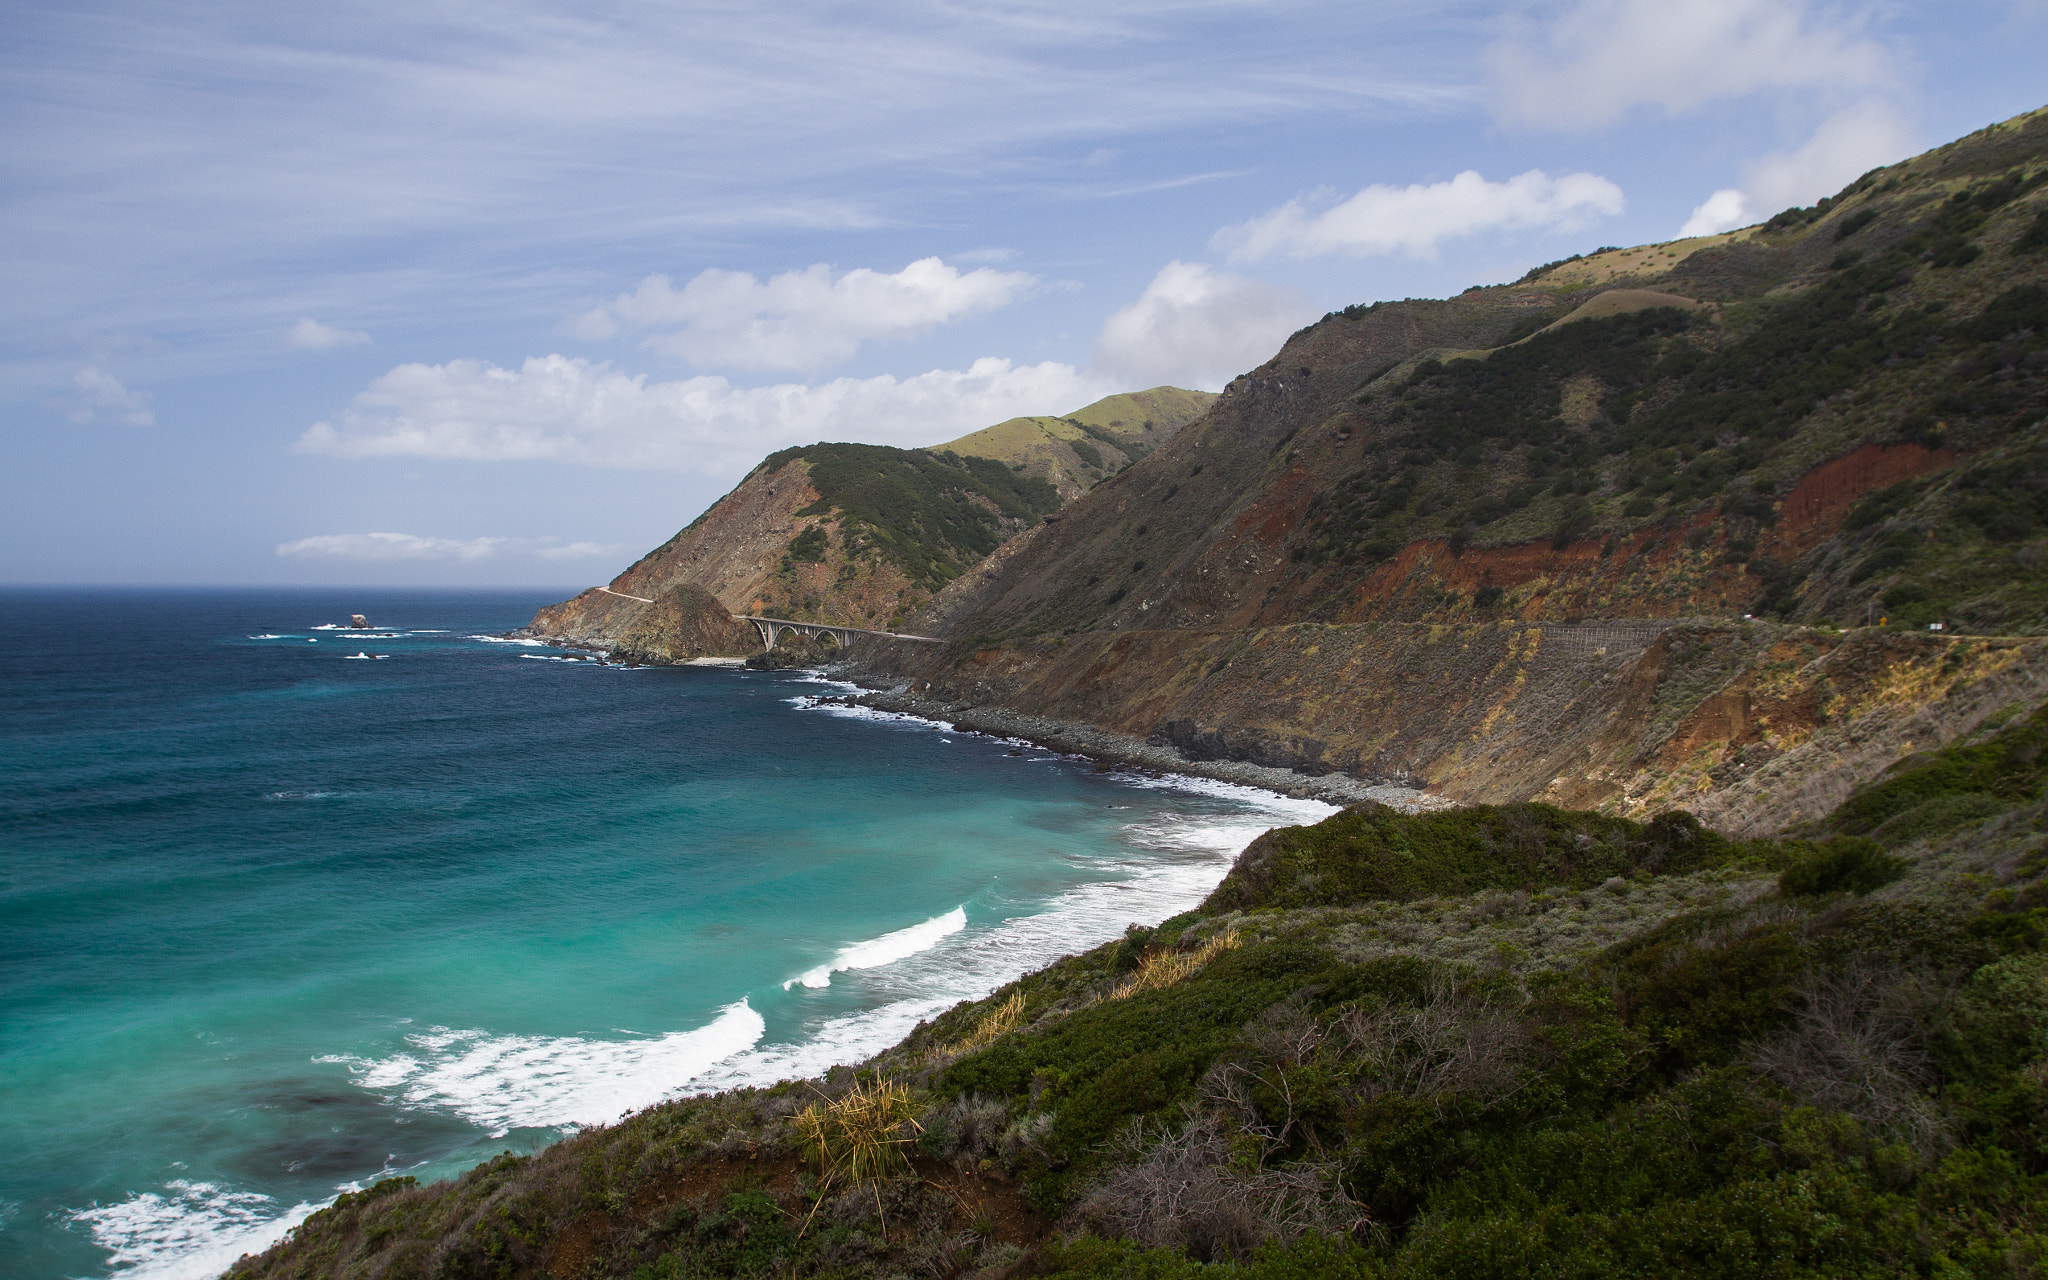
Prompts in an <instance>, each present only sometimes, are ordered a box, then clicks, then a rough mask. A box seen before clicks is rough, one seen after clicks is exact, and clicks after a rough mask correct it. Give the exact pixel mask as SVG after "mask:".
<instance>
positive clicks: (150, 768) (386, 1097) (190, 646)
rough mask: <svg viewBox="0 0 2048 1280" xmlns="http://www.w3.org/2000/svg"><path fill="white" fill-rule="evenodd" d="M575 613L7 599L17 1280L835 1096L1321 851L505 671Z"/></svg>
mask: <svg viewBox="0 0 2048 1280" xmlns="http://www.w3.org/2000/svg"><path fill="white" fill-rule="evenodd" d="M559 598H561V594H560V593H551V592H549V591H547V590H539V591H509V590H465V591H449V590H431V589H416V590H402V589H391V588H360V589H338V588H337V589H329V588H321V589H288V588H273V589H261V588H249V589H231V588H44V587H15V588H5V589H0V605H4V606H5V607H4V610H0V640H4V644H0V663H4V664H5V670H6V679H5V681H4V682H0V702H4V705H5V708H6V713H7V714H6V716H5V717H4V722H0V723H4V728H0V744H4V745H0V776H4V778H5V781H6V785H5V787H4V789H0V795H4V799H0V832H4V835H5V840H4V845H0V847H4V850H5V853H4V862H0V867H4V870H0V1062H4V1065H0V1097H4V1099H5V1106H4V1107H0V1137H4V1139H5V1140H6V1142H7V1143H8V1146H9V1149H10V1151H11V1152H12V1153H14V1154H13V1157H12V1158H11V1159H10V1161H9V1162H8V1166H7V1168H6V1170H5V1171H4V1172H0V1273H4V1274H6V1275H8V1276H10V1277H16V1276H18V1277H22V1278H23V1280H58V1278H59V1277H71V1276H109V1275H120V1276H133V1277H148V1278H150V1280H160V1278H161V1280H174V1278H175V1280H184V1278H186V1277H193V1278H196V1277H202V1276H211V1275H215V1274H217V1273H218V1272H219V1271H220V1270H222V1269H223V1268H225V1267H226V1266H227V1265H228V1264H229V1263H231V1262H232V1261H233V1260H234V1259H235V1258H236V1257H237V1256H239V1255H240V1254H241V1253H243V1252H248V1251H255V1250H259V1249H261V1248H263V1247H265V1246H267V1245H268V1244H269V1243H270V1242H272V1241H274V1240H275V1239H277V1238H278V1237H279V1236H280V1235H281V1234H282V1233H283V1232H284V1231H285V1230H286V1229H288V1228H289V1227H290V1226H291V1225H292V1224H293V1223H295V1222H297V1221H299V1220H302V1219H303V1217H304V1216H305V1215H306V1214H308V1213H310V1212H311V1211H313V1210H314V1209H316V1208H318V1207H319V1206H321V1205H322V1204H324V1203H326V1202H327V1201H329V1200H331V1199H332V1198H333V1196H334V1195H336V1194H337V1193H339V1192H341V1191H344V1190H348V1189H352V1188H354V1187H358V1186H363V1185H367V1184H368V1183H370V1182H372V1181H375V1180H376V1179H378V1178H382V1177H393V1176H401V1175H409V1176H414V1177H418V1178H421V1179H423V1180H428V1179H434V1178H444V1177H449V1176H453V1175H455V1174H457V1173H459V1172H461V1171H462V1170H464V1169H466V1168H469V1167H471V1166H473V1165H474V1164H476V1163H478V1162H480V1161H482V1160H485V1159H488V1158H490V1157H491V1156H493V1155H496V1154H497V1153H499V1152H500V1151H505V1150H512V1151H529V1150H533V1149H536V1148H538V1147H540V1146H542V1145H545V1144H546V1143H548V1142H551V1141H553V1140H555V1139H556V1138H559V1137H561V1136H563V1135H565V1134H567V1133H571V1132H574V1131H575V1130H576V1129H578V1128H580V1127H585V1126H589V1125H594V1124H602V1123H606V1122H609V1121H612V1120H616V1119H617V1118H618V1117H619V1116H620V1115H622V1114H624V1113H627V1112H630V1111H633V1110H637V1109H639V1108H642V1107H646V1106H648V1105H651V1104H653V1103H655V1102H658V1101H660V1100H662V1099H663V1098H667V1097H673V1096H677V1095H680V1094H684V1093H694V1092H704V1091H710V1090H715V1089H720V1088H728V1087H734V1086H739V1085H749V1084H767V1083H772V1082H774V1081H776V1080H779V1079H785V1078H792V1077H802V1076H808V1075H813V1074H816V1073H817V1072H820V1071H822V1070H823V1069H825V1068H826V1067H828V1066H831V1065H834V1064H836V1063H840V1062H852V1061H858V1060H860V1059H862V1058H864V1057H866V1056H868V1055H870V1054H872V1053H874V1052H875V1051H877V1050H879V1049H882V1048H884V1047H887V1046H888V1045H890V1044H893V1043H895V1042H896V1041H897V1040H899V1039H901V1038H902V1036H903V1035H904V1034H906V1033H907V1032H909V1031H910V1030H911V1029H912V1028H913V1027H914V1026H915V1025H916V1024H917V1022H918V1021H919V1020H921V1019H925V1018H929V1017H931V1016H932V1015H934V1014H936V1013H938V1012H940V1011H943V1010H944V1009H946V1008H949V1007H951V1006H952V1005H953V1004H955V1003H956V1002H958V1001H960V1000H963V999H973V998H978V997H980V996H982V995H985V994H986V993H987V992H988V991H990V990H992V989H993V988H995V987H997V986H999V985H1001V984H1002V983H1003V982H1006V981H1008V980H1010V979H1011V978H1014V977H1016V976H1018V975H1019V974H1022V973H1024V972H1027V971H1029V970H1032V969H1036V968H1039V967H1042V966H1043V965H1044V964H1046V963H1048V962H1049V961H1051V960H1052V959H1054V958H1056V957H1057V956H1059V955H1062V954H1066V953H1070V952H1073V951H1077V950H1082V949H1085V948H1087V947H1091V946H1094V945H1097V944H1099V943H1101V942H1103V941H1106V940H1108V939H1110V938H1113V937H1115V936H1117V935H1118V934H1120V933H1121V932H1122V930H1123V929H1124V927H1125V926H1126V925H1128V924H1130V923H1134V922H1139V923H1153V922H1156V921H1158V920H1160V919H1163V918H1165V917H1167V916H1170V915H1173V914H1175V913H1177V912H1179V911H1182V910H1185V909H1187V908H1189V907H1191V906H1193V905H1194V904H1195V903H1196V902H1198V901H1199V900H1200V899H1201V898H1202V897H1203V896H1204V895H1205V894H1206V893H1207V892H1208V890H1209V889H1210V888H1211V887H1213V886H1214V884H1215V883H1216V882H1217V881H1218V880H1219V879H1220V878H1221V877H1222V875H1223V874H1224V872H1225V871H1226V870H1227V869H1228V867H1229V864H1230V861H1231V859H1232V858H1233V857H1234V856H1235V854H1236V853H1237V852H1238V851H1239V850H1241V849H1242V848H1243V847H1244V845H1245V844H1247V843H1249V842H1250V840H1251V839H1253V838H1254V837H1255V836H1257V835H1258V834H1259V833H1260V832H1262V831H1264V830H1266V829H1268V828H1269V827H1272V826H1275V825H1280V824H1284V823H1293V822H1307V821H1315V820H1317V819H1319V818H1321V817H1323V816H1326V815H1327V814H1329V813H1331V812H1333V811H1334V807H1333V806H1331V805H1328V804H1324V803H1322V802H1319V801H1313V800H1302V799H1294V798H1289V797H1284V796H1280V795H1277V794H1274V793H1271V792H1264V791H1259V790H1255V789H1252V788H1247V787H1240V786H1234V785H1231V784H1227V783H1219V782H1212V781H1208V780H1204V779H1198V778H1191V777H1180V776H1172V775H1154V774H1143V773H1138V772H1133V771H1130V770H1124V769H1113V768H1104V767H1100V766H1098V765H1097V764H1095V763H1094V762H1092V761H1089V760H1086V759H1081V758H1078V757H1073V756H1067V755H1061V754H1058V753H1055V752H1052V751H1049V750H1045V749H1042V748H1038V747H1034V746H1032V745H1031V744H1028V743H1024V742H1021V741H1017V740H1010V739H997V738H991V737H986V736H982V735H977V734H973V733H968V732H963V731H957V730H956V729H955V728H954V727H953V726H951V725H949V724H946V723H944V722H943V721H932V720H921V719H916V718H913V717H909V716H902V715H894V714H890V713H883V712H876V711H871V710H867V709H863V708H857V707H847V706H843V705H837V704H835V703H832V702H828V701H824V700H823V699H825V698H827V697H829V696H830V695H834V694H838V693H842V692H845V691H847V689H848V686H844V685H839V684H835V683H833V682H831V681H828V680H824V679H822V678H820V677H817V676H815V675H811V674H808V673H793V672H776V673H767V672H745V671H738V670H731V669H717V668H647V667H625V666H618V665H612V664H608V663H604V662H601V661H597V660H594V659H593V658H592V657H591V656H590V655H586V654H580V653H576V652H573V651H568V650H562V649H558V648H553V647H550V646H548V645H546V644H543V643H541V642H538V641H535V640H531V639H515V638H511V637H508V635H507V634H506V633H507V632H509V631H512V630H513V629H515V628H517V627H519V626H521V625H522V624H524V623H525V622H526V620H527V619H528V618H529V617H530V616H531V615H532V613H533V611H534V609H535V608H536V607H538V606H540V605H543V604H546V603H550V602H552V601H553V600H555V599H559ZM353 613H362V614H365V615H366V616H367V617H368V618H369V620H370V622H371V623H372V627H371V628H370V629H368V630H354V629H350V628H349V627H348V626H347V624H348V622H349V615H350V614H353Z"/></svg>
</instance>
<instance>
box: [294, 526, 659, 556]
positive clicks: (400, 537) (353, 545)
mask: <svg viewBox="0 0 2048 1280" xmlns="http://www.w3.org/2000/svg"><path fill="white" fill-rule="evenodd" d="M622 550H624V548H623V547H621V546H619V545H618V544H615V543H605V542H568V543H562V542H559V540H557V539H554V538H430V537H422V536H420V535H418V534H412V533H322V534H315V535H314V536H313V537H310V538H299V539H297V540H296V541H293V542H286V543H281V544H280V545H279V546H278V548H277V554H278V555H279V556H281V557H283V558H285V559H289V560H339V561H348V562H350V563H357V564H365V563H368V564H376V563H382V564H391V563H400V562H435V563H457V564H460V563H467V562H471V561H476V560H484V559H489V558H491V557H493V556H498V555H501V554H504V553H506V552H526V553H529V554H532V555H535V556H538V557H540V558H541V559H543V560H582V559H588V558H592V557H596V556H611V555H617V554H618V553H619V552H620V551H622Z"/></svg>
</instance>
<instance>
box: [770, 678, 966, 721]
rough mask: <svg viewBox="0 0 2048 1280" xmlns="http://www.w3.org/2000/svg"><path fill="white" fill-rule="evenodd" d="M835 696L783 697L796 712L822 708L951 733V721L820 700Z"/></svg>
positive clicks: (851, 716)
mask: <svg viewBox="0 0 2048 1280" xmlns="http://www.w3.org/2000/svg"><path fill="white" fill-rule="evenodd" d="M807 683H812V684H832V683H837V682H835V681H828V680H822V679H818V678H815V677H814V678H813V679H812V680H810V681H808V682H807ZM846 689H847V691H848V692H849V693H852V692H858V689H857V686H854V685H847V686H846ZM836 696H838V695H836V694H829V693H800V694H798V695H797V696H796V697H794V698H789V699H786V701H787V702H788V703H789V705H791V706H793V707H795V708H796V709H797V710H799V711H822V712H824V713H825V714H826V715H831V716H839V717H840V718H842V719H846V720H870V721H874V722H876V723H878V724H898V725H902V726H904V727H906V728H910V729H932V730H936V731H938V732H941V733H952V732H953V731H954V730H953V725H952V722H950V721H947V720H932V719H929V718H927V717H925V716H914V715H911V714H909V713H908V712H904V711H881V710H878V709H876V708H874V707H863V706H861V705H859V704H858V703H855V704H853V705H851V706H849V705H847V704H845V703H839V702H825V701H823V700H824V699H826V698H830V697H836Z"/></svg>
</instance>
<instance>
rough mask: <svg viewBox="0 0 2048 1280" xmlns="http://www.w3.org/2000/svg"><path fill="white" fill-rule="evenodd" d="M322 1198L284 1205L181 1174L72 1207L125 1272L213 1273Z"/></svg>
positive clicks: (156, 1279)
mask: <svg viewBox="0 0 2048 1280" xmlns="http://www.w3.org/2000/svg"><path fill="white" fill-rule="evenodd" d="M319 1207H320V1206H319V1205H314V1204H300V1205H294V1206H292V1207H291V1208H285V1207H284V1206H283V1205H281V1204H279V1203H278V1202H277V1201H276V1200H274V1199H272V1198H271V1197H269V1196H266V1195H260V1194H258V1193H256V1192H254V1191H231V1190H228V1189H226V1188H224V1187H220V1186H217V1185H215V1184H214V1183H211V1182H197V1181H186V1180H184V1179H178V1180H175V1181H172V1182H168V1183H165V1184H164V1187H163V1190H162V1191H160V1192H159V1191H143V1192H138V1193H137V1194H135V1195H132V1196H130V1197H128V1198H127V1199H126V1200H123V1201H121V1202H120V1203H119V1204H110V1205H102V1206H98V1207H95V1208H91V1209H83V1210H80V1211H79V1212H77V1213H74V1214H72V1215H71V1216H72V1218H73V1220H74V1221H77V1222H81V1223H84V1224H85V1225H86V1226H87V1227H88V1228H89V1229H90V1230H91V1232H92V1238H93V1241H94V1243H96V1244H98V1245H99V1246H100V1247H101V1248H104V1249H106V1250H108V1251H109V1253H110V1254H111V1255H112V1256H110V1257H109V1258H108V1259H107V1265H108V1267H109V1269H111V1270H112V1271H113V1273H114V1274H115V1275H117V1276H120V1277H121V1278H122V1280H212V1277H214V1276H217V1275H219V1274H220V1273H221V1272H223V1271H226V1270H227V1269H228V1268H229V1267H230V1266H232V1265H233V1264H234V1261H235V1259H237V1258H239V1257H241V1256H242V1255H243V1254H245V1253H261V1252H262V1251H263V1250H265V1249H267V1248H269V1247H270V1246H271V1245H273V1244H275V1243H276V1242H277V1241H278V1239H279V1238H280V1237H282V1236H283V1235H284V1233H285V1232H287V1231H289V1230H291V1229H292V1228H293V1227H296V1226H297V1225H299V1224H300V1223H301V1222H304V1221H305V1220H306V1217H307V1215H309V1214H311V1213H312V1212H313V1211H314V1210H315V1209H318V1208H319Z"/></svg>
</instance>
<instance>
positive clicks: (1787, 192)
mask: <svg viewBox="0 0 2048 1280" xmlns="http://www.w3.org/2000/svg"><path fill="white" fill-rule="evenodd" d="M1918 145H1919V144H1918V143H1917V142H1916V141H1915V140H1914V135H1913V130H1912V127H1911V126H1910V125H1908V124H1907V123H1906V120H1905V118H1904V117H1903V116H1902V115H1901V114H1900V113H1899V112H1898V111H1897V110H1896V109H1894V108H1893V107H1892V106H1890V105H1889V104H1888V103H1884V102H1880V101H1875V100H1873V101H1870V102H1865V103H1861V104H1859V105H1858V106H1855V107H1852V108H1850V109H1848V110H1846V111H1839V112H1836V113H1835V114H1834V115H1832V116H1830V117H1828V119H1827V120H1826V121H1825V122H1824V123H1822V125H1821V126H1820V128H1819V129H1818V130H1816V131H1815V132H1814V135H1813V137H1811V138H1809V139H1807V141H1806V143H1805V145H1803V146H1800V147H1796V148H1794V149H1792V150H1790V151H1776V152H1772V153H1771V154H1770V155H1767V156H1764V157H1763V158H1761V159H1759V160H1757V161H1755V162H1754V163H1752V164H1750V165H1749V166H1747V168H1745V170H1744V171H1743V183H1742V186H1741V187H1739V188H1738V187H1728V188H1724V189H1723V190H1720V191H1716V192H1715V193H1714V194H1713V195H1711V196H1708V197H1707V199H1706V201H1705V202H1704V203H1702V204H1701V205H1700V206H1699V207H1698V208H1695V209H1694V210H1693V211H1692V216H1691V217H1690V218H1688V219H1686V222H1685V225H1684V226H1683V227H1681V228H1679V232H1678V234H1680V235H1682V236H1701V235H1711V234H1713V233H1715V232H1718V231H1727V230H1729V229H1731V228H1734V227H1740V226H1743V225H1745V224H1747V223H1751V222H1758V221H1761V220H1763V219H1764V218H1768V217H1770V216H1771V215H1772V214H1774V213H1776V212H1778V211H1779V210H1780V209H1789V208H1791V207H1793V206H1794V205H1808V204H1812V203H1813V202H1814V201H1816V200H1818V199H1820V198H1821V197H1822V196H1829V195H1833V194H1834V193H1835V192H1837V191H1840V190H1841V189H1842V188H1843V187H1845V186H1847V185H1848V184H1849V183H1850V182H1852V181H1853V180H1855V179H1856V178H1857V177H1860V176H1861V175H1863V174H1865V173H1868V172H1870V170H1872V169H1875V168H1877V167H1878V166H1880V165H1886V164H1891V163H1893V162H1895V161H1898V160H1901V159H1904V158H1905V157H1906V156H1909V155H1911V154H1913V152H1914V151H1915V150H1917V149H1918Z"/></svg>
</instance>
